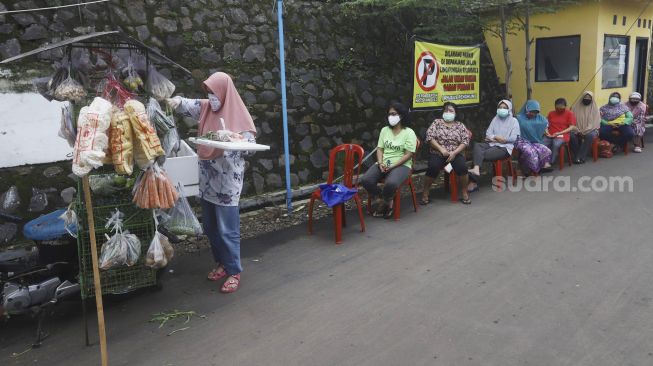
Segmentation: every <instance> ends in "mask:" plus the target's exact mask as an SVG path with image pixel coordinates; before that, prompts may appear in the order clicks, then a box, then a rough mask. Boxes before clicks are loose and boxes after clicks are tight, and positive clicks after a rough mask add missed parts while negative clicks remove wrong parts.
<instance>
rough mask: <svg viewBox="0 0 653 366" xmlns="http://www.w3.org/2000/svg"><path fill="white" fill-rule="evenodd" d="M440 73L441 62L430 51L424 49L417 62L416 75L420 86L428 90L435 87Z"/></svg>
mask: <svg viewBox="0 0 653 366" xmlns="http://www.w3.org/2000/svg"><path fill="white" fill-rule="evenodd" d="M439 74H440V64H439V63H438V60H437V59H436V58H435V56H433V54H432V53H431V52H430V51H424V52H422V54H420V55H419V58H418V59H417V62H416V63H415V77H416V78H417V84H419V87H420V88H421V89H422V90H424V91H426V92H428V91H431V90H433V89H435V86H436V85H437V83H438V75H439Z"/></svg>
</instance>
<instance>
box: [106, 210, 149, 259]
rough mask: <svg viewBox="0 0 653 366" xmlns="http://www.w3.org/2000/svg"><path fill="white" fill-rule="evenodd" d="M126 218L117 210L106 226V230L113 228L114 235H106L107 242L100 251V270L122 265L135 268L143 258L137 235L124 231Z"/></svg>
mask: <svg viewBox="0 0 653 366" xmlns="http://www.w3.org/2000/svg"><path fill="white" fill-rule="evenodd" d="M124 216H125V215H124V214H123V213H122V212H120V211H119V210H118V209H116V211H115V212H114V213H113V214H112V215H111V217H110V218H109V220H108V221H107V224H106V225H105V227H106V228H109V227H111V231H112V232H113V235H112V236H111V237H109V236H108V235H106V234H105V237H106V238H107V242H106V243H104V244H103V245H102V248H101V250H100V260H99V262H100V269H103V270H107V269H109V268H112V267H116V266H121V265H127V266H133V265H134V264H136V263H137V262H138V258H140V256H141V241H140V240H139V239H138V237H137V236H136V235H134V234H130V233H129V231H127V230H126V231H123V230H122V220H123V218H124Z"/></svg>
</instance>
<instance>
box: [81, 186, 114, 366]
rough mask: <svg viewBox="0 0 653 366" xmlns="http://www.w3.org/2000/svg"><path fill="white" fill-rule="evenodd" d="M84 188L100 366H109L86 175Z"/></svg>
mask: <svg viewBox="0 0 653 366" xmlns="http://www.w3.org/2000/svg"><path fill="white" fill-rule="evenodd" d="M82 186H83V187H84V201H86V217H87V219H88V232H89V238H90V239H91V259H92V262H93V285H94V287H95V307H96V308H97V323H98V333H99V336H100V356H101V358H102V366H108V365H109V356H108V354H107V334H106V330H105V327H104V305H103V304H102V284H101V283H100V266H99V264H98V255H97V243H96V241H95V219H94V218H93V202H91V189H90V185H89V180H88V175H86V176H84V178H83V180H82Z"/></svg>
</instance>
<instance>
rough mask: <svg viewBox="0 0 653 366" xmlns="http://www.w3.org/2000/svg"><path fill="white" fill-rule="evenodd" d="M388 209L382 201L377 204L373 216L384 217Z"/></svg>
mask: <svg viewBox="0 0 653 366" xmlns="http://www.w3.org/2000/svg"><path fill="white" fill-rule="evenodd" d="M387 211H388V206H387V205H386V204H385V203H383V204H379V206H378V207H377V208H376V211H374V213H373V214H372V216H373V217H385V213H386V212H387Z"/></svg>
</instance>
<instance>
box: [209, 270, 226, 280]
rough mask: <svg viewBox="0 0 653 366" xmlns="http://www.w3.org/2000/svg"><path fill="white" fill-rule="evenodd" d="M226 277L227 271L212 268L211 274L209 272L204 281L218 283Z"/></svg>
mask: <svg viewBox="0 0 653 366" xmlns="http://www.w3.org/2000/svg"><path fill="white" fill-rule="evenodd" d="M226 276H227V271H225V270H224V268H214V269H213V270H212V271H211V272H209V274H208V276H206V279H207V280H209V281H219V280H221V279H223V278H225V277H226Z"/></svg>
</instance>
